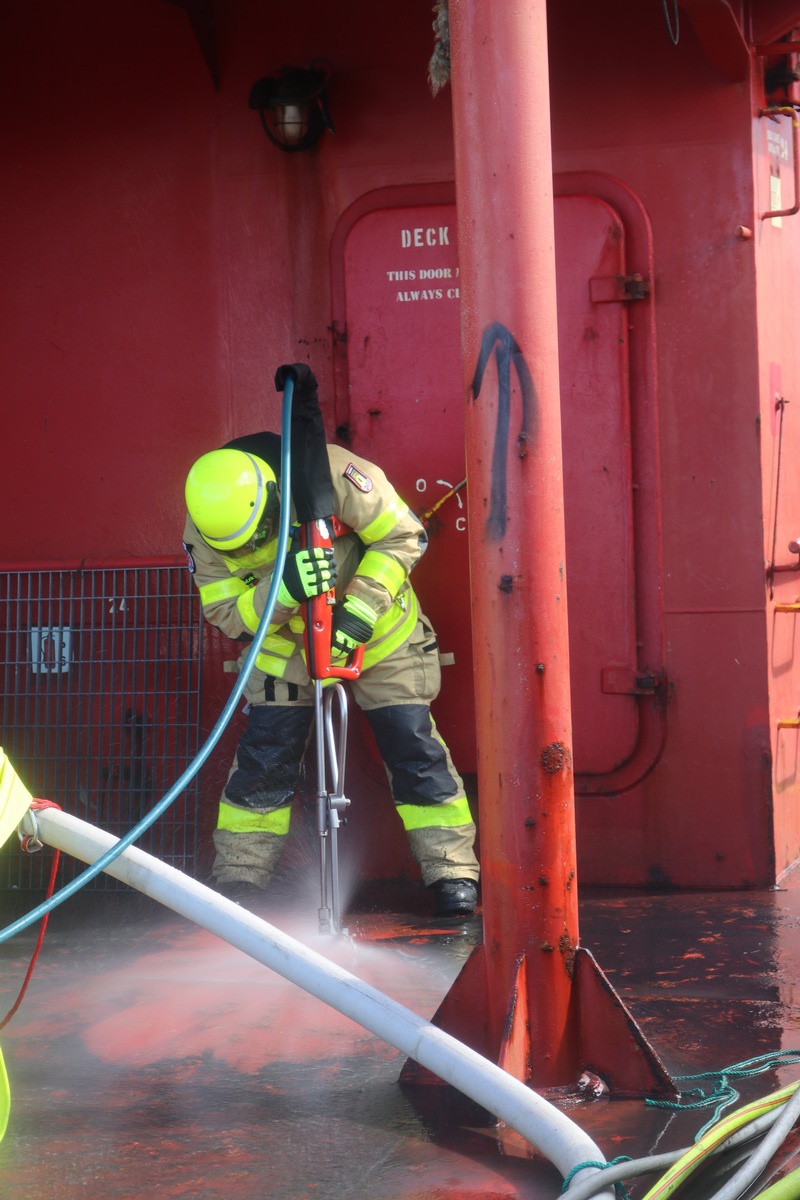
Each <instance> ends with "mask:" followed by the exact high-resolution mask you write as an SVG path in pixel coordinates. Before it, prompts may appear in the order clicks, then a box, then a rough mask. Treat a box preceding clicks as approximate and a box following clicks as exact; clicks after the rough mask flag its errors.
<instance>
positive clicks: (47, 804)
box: [0, 800, 61, 1029]
mask: <svg viewBox="0 0 800 1200" xmlns="http://www.w3.org/2000/svg"><path fill="white" fill-rule="evenodd" d="M31 808H33V809H37V808H60V805H58V804H54V803H53V802H52V800H32V801H31ZM30 841H31V835H30V834H29V835H28V836H26V837H24V838H23V839H22V848H23V850H27V849H28V845H29V843H30ZM60 858H61V851H60V850H56V851H55V853H54V854H53V865H52V867H51V868H50V879H49V882H48V884H47V896H46V897H45V898H46V899H47V900H49V899H50V897H51V896H52V894H53V892H54V890H55V886H56V874H57V873H58V863H59V859H60ZM49 918H50V914H49V913H45V915H44V916H43V917H42V923H41V925H40V926H39V937H38V938H37V939H36V946H35V947H34V951H33V954H32V955H31V961H30V963H29V964H28V970H27V972H26V973H25V978H24V980H23V981H22V987H21V988H20V991H19V995H18V996H17V999H16V1000H15V1002H14V1004H13V1005H12V1006H11V1008H10V1009H9V1011H8V1012H7V1013H6V1015H5V1016H4V1017H3V1019H2V1021H0V1029H5V1027H6V1025H7V1024H8V1022H9V1021H10V1020H11V1018H12V1017H13V1016H14V1013H15V1012H16V1011H17V1009H18V1008H19V1006H20V1004H22V1001H23V1000H24V999H25V993H26V992H27V990H28V984H29V983H30V981H31V976H32V975H33V969H34V967H35V966H36V960H37V959H38V957H39V952H40V950H41V948H42V942H43V941H44V933H45V930H46V929H47V922H48V920H49Z"/></svg>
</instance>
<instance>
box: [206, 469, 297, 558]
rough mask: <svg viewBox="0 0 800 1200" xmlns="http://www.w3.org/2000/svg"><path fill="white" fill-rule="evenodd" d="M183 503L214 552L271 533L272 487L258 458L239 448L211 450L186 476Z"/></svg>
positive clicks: (273, 482) (274, 484)
mask: <svg viewBox="0 0 800 1200" xmlns="http://www.w3.org/2000/svg"><path fill="white" fill-rule="evenodd" d="M186 507H187V509H188V510H189V516H190V517H191V518H192V520H193V521H194V523H195V525H196V526H197V529H198V531H199V533H200V534H201V535H202V537H203V540H204V541H206V542H208V544H209V546H213V547H214V549H215V550H222V551H223V552H224V551H226V550H238V549H239V548H240V547H241V546H245V545H247V544H250V545H251V546H252V548H253V549H255V548H256V546H257V544H258V543H259V542H263V541H265V540H268V539H269V538H270V537H272V536H274V534H275V531H276V529H277V514H278V488H277V482H276V479H275V474H274V472H273V470H272V468H271V467H269V466H267V464H266V463H265V462H264V460H263V458H258V457H257V455H255V454H247V453H246V452H245V451H244V450H232V449H226V450H212V451H211V452H210V453H209V454H204V455H203V457H202V458H198V460H197V462H196V463H195V464H194V466H193V467H192V469H191V470H190V472H189V474H188V476H187V479H186Z"/></svg>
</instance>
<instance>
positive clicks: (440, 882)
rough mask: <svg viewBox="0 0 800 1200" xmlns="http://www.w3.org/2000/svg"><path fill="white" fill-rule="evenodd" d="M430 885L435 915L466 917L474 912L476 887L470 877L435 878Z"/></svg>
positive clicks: (476, 895)
mask: <svg viewBox="0 0 800 1200" xmlns="http://www.w3.org/2000/svg"><path fill="white" fill-rule="evenodd" d="M431 887H432V888H433V898H434V905H435V907H434V913H435V915H436V916H437V917H468V916H471V915H472V913H474V912H475V905H476V904H477V902H478V889H477V887H476V886H475V884H474V883H473V882H472V880H471V879H437V880H436V883H433V884H431Z"/></svg>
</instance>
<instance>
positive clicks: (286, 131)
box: [248, 59, 335, 154]
mask: <svg viewBox="0 0 800 1200" xmlns="http://www.w3.org/2000/svg"><path fill="white" fill-rule="evenodd" d="M325 68H326V64H325V63H324V62H323V60H322V59H315V60H314V61H313V62H312V63H311V65H310V66H309V67H308V68H304V67H283V68H282V69H281V71H280V72H279V74H278V75H277V76H275V77H274V78H270V77H267V76H265V77H264V78H263V79H257V80H256V82H255V83H254V84H253V86H252V87H251V89H250V98H249V100H248V105H249V107H250V108H254V109H256V110H257V111H258V114H259V116H260V117H261V124H262V125H263V127H264V132H265V133H266V135H267V137H268V138H269V140H270V141H271V142H272V143H273V145H275V146H277V147H278V148H279V149H281V150H285V151H286V153H287V154H296V153H297V152H298V151H299V150H308V149H310V148H311V146H313V145H314V143H315V142H316V141H318V139H319V138H320V137H321V136H322V134H323V132H324V131H325V130H326V129H328V130H330V132H331V133H334V132H335V131H334V128H333V121H331V116H330V113H329V112H328V102H327V97H326V95H325V88H326V85H327V82H328V72H327V70H326V69H325Z"/></svg>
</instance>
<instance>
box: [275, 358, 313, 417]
mask: <svg viewBox="0 0 800 1200" xmlns="http://www.w3.org/2000/svg"><path fill="white" fill-rule="evenodd" d="M290 376H291V377H292V378H293V379H294V399H295V400H299V401H304V402H307V401H310V402H312V404H313V405H314V407H316V404H317V377H316V375H315V374H314V372H313V371H312V370H311V367H310V366H309V365H308V363H287V364H285V365H284V366H282V367H278V369H277V371H276V372H275V391H276V392H282V391H283V390H284V388H285V387H286V380H287V379H289V377H290Z"/></svg>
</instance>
